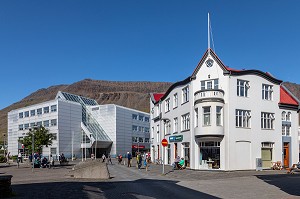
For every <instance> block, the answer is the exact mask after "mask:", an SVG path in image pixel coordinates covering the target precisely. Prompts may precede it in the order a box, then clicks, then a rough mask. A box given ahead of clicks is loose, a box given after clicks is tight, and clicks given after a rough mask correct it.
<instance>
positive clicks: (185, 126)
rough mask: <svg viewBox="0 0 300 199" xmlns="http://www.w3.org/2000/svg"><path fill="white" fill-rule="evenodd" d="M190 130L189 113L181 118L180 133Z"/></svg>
mask: <svg viewBox="0 0 300 199" xmlns="http://www.w3.org/2000/svg"><path fill="white" fill-rule="evenodd" d="M187 130H190V113H187V114H184V115H182V116H181V131H187Z"/></svg>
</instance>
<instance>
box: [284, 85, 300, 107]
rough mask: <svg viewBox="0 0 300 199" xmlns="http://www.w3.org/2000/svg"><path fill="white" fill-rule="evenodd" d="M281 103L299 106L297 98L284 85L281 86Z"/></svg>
mask: <svg viewBox="0 0 300 199" xmlns="http://www.w3.org/2000/svg"><path fill="white" fill-rule="evenodd" d="M279 103H280V104H290V105H296V106H298V105H299V104H298V102H297V100H295V99H294V98H293V97H292V96H291V95H290V94H289V93H288V92H287V91H286V90H285V89H284V88H283V87H282V86H280V101H279Z"/></svg>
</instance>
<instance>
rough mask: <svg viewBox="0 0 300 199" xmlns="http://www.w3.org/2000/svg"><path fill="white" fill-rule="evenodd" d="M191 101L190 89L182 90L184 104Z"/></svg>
mask: <svg viewBox="0 0 300 199" xmlns="http://www.w3.org/2000/svg"><path fill="white" fill-rule="evenodd" d="M188 101H189V87H188V86H187V87H185V88H184V89H182V103H186V102H188Z"/></svg>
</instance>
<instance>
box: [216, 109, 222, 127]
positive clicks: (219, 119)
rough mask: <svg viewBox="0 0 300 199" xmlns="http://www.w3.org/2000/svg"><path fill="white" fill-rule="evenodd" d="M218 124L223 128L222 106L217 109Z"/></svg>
mask: <svg viewBox="0 0 300 199" xmlns="http://www.w3.org/2000/svg"><path fill="white" fill-rule="evenodd" d="M216 119H217V120H216V122H217V126H222V107H221V106H217V107H216Z"/></svg>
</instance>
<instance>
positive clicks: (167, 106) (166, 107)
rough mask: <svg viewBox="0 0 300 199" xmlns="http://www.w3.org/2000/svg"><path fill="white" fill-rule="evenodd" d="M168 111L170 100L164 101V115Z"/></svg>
mask: <svg viewBox="0 0 300 199" xmlns="http://www.w3.org/2000/svg"><path fill="white" fill-rule="evenodd" d="M169 111H170V98H168V99H166V101H165V113H166V112H169Z"/></svg>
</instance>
